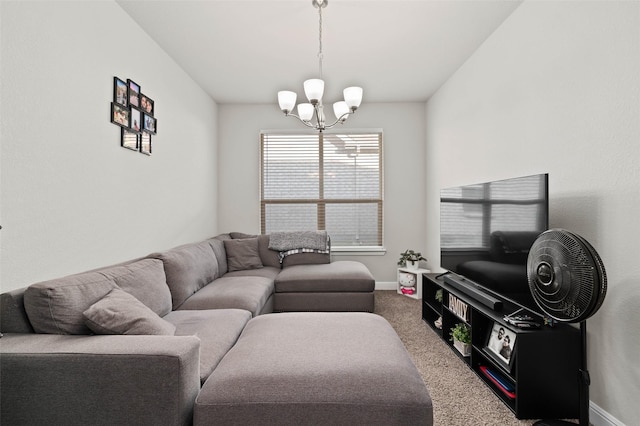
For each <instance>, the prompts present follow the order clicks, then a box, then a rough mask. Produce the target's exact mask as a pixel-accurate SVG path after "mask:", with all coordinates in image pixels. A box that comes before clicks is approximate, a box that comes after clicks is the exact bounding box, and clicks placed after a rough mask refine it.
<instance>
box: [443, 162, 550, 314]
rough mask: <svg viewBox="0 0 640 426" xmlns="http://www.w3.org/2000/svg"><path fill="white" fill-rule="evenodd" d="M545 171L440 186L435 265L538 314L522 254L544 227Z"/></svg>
mask: <svg viewBox="0 0 640 426" xmlns="http://www.w3.org/2000/svg"><path fill="white" fill-rule="evenodd" d="M548 194H549V179H548V174H539V175H533V176H524V177H518V178H512V179H505V180H497V181H493V182H485V183H478V184H474V185H465V186H458V187H454V188H445V189H442V190H441V191H440V255H441V259H440V264H441V266H442V267H443V268H444V269H447V270H449V271H451V272H455V273H457V274H459V275H462V276H464V277H466V278H467V279H469V280H472V281H473V282H475V283H477V284H479V285H480V286H481V288H483V289H484V290H489V292H490V293H495V294H497V295H499V296H501V297H503V298H505V299H507V300H509V301H511V302H513V303H515V304H517V305H519V306H520V307H523V308H526V309H528V310H530V311H533V312H536V313H540V309H539V308H538V307H537V305H536V303H535V301H534V300H533V297H532V296H531V292H530V291H529V285H528V282H527V256H528V254H529V249H530V248H531V245H532V244H533V242H534V241H535V239H536V238H537V237H538V235H540V233H542V232H543V231H545V230H547V228H548V226H549V200H548Z"/></svg>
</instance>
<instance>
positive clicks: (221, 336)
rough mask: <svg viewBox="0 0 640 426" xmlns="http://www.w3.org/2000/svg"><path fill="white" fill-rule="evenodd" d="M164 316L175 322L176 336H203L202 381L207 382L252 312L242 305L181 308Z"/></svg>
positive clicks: (201, 356) (201, 351) (200, 337)
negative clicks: (196, 309) (210, 308)
mask: <svg viewBox="0 0 640 426" xmlns="http://www.w3.org/2000/svg"><path fill="white" fill-rule="evenodd" d="M164 319H165V320H167V321H168V322H170V323H171V324H173V325H175V327H176V333H175V334H176V336H197V337H198V338H199V339H200V381H201V383H204V381H205V380H206V379H207V377H209V375H210V374H211V372H212V371H213V370H214V368H216V367H217V366H218V363H219V362H220V360H221V359H222V358H223V357H224V356H225V354H226V353H227V352H229V349H231V348H232V347H233V345H234V344H235V343H236V341H237V340H238V337H239V336H240V333H242V330H243V329H244V326H245V325H246V324H247V322H249V320H250V319H251V313H250V312H249V311H245V310H242V309H212V310H198V311H187V310H179V311H173V312H171V313H170V314H168V315H167V316H165V317H164Z"/></svg>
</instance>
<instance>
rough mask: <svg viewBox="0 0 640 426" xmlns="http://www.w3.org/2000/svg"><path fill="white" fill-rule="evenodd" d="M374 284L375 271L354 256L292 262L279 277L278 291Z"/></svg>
mask: <svg viewBox="0 0 640 426" xmlns="http://www.w3.org/2000/svg"><path fill="white" fill-rule="evenodd" d="M374 288H375V280H374V278H373V275H371V272H369V270H368V269H367V267H366V266H365V265H363V264H362V263H360V262H356V261H352V260H340V261H337V262H331V263H329V264H325V265H296V266H289V267H287V268H284V269H283V270H282V272H280V274H278V276H277V277H276V279H275V291H276V293H288V292H372V291H373V290H374Z"/></svg>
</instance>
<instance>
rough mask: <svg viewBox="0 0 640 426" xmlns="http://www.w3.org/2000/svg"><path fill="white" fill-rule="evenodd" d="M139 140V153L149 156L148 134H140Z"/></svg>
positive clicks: (149, 140)
mask: <svg viewBox="0 0 640 426" xmlns="http://www.w3.org/2000/svg"><path fill="white" fill-rule="evenodd" d="M139 138H140V152H141V153H143V154H145V155H151V135H150V134H149V133H141V134H140V135H139Z"/></svg>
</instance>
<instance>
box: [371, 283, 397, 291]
mask: <svg viewBox="0 0 640 426" xmlns="http://www.w3.org/2000/svg"><path fill="white" fill-rule="evenodd" d="M397 285H398V283H397V282H395V281H388V282H385V281H376V290H397V289H398V287H397Z"/></svg>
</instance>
